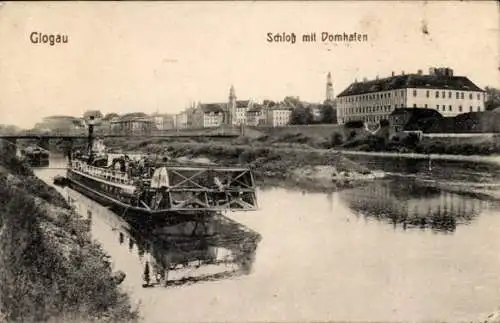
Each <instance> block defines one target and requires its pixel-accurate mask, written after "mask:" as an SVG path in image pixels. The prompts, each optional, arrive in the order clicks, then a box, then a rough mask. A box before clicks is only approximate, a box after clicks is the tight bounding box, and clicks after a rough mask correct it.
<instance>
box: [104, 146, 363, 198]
mask: <svg viewBox="0 0 500 323" xmlns="http://www.w3.org/2000/svg"><path fill="white" fill-rule="evenodd" d="M240 140H241V139H240ZM107 146H108V147H110V148H113V147H116V148H117V147H119V148H121V149H122V150H124V151H136V152H150V153H153V154H162V153H166V154H168V155H169V156H170V157H173V158H178V157H187V158H198V157H206V158H208V159H209V160H211V161H212V162H215V163H217V164H219V165H224V164H230V165H234V164H240V165H245V166H249V167H250V168H251V169H252V170H253V173H254V176H255V178H256V180H257V181H258V182H259V183H263V182H266V181H269V180H270V179H273V180H274V181H276V180H281V181H285V180H286V181H288V182H290V181H292V182H294V183H297V184H304V185H308V186H312V187H319V188H334V187H339V186H345V185H349V184H351V183H352V182H353V181H357V180H366V179H371V178H370V176H373V174H372V172H371V171H370V170H369V169H368V168H366V167H363V166H361V165H359V164H358V163H355V162H353V161H351V160H350V159H348V158H346V157H344V156H342V155H341V154H339V153H336V152H333V151H327V150H315V149H311V147H309V146H307V145H273V146H270V147H265V146H264V145H262V144H260V145H252V144H245V143H242V142H238V141H237V140H236V141H233V142H232V143H231V144H229V143H222V142H213V141H208V142H193V141H188V140H184V141H183V142H179V141H175V142H174V141H165V140H162V141H159V140H158V141H156V140H143V141H137V142H131V141H127V142H125V141H116V140H114V141H112V142H108V143H107Z"/></svg>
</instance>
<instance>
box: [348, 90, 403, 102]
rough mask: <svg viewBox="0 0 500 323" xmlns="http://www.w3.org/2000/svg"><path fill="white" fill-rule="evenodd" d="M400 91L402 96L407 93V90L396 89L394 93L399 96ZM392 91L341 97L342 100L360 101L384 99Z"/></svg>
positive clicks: (389, 95) (388, 96)
mask: <svg viewBox="0 0 500 323" xmlns="http://www.w3.org/2000/svg"><path fill="white" fill-rule="evenodd" d="M398 93H399V94H400V95H401V96H404V95H405V90H400V91H394V95H395V96H398ZM390 97H391V93H390V92H385V93H373V94H363V95H360V96H356V97H342V98H340V102H360V101H368V100H374V99H384V98H390Z"/></svg>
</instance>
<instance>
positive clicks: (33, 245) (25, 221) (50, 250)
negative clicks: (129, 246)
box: [0, 155, 138, 322]
mask: <svg viewBox="0 0 500 323" xmlns="http://www.w3.org/2000/svg"><path fill="white" fill-rule="evenodd" d="M0 181H1V182H2V184H3V185H0V321H2V320H3V321H6V322H48V321H50V322H131V321H136V320H137V318H138V315H137V312H136V311H135V310H133V309H132V308H131V306H130V303H129V299H128V297H127V295H126V294H124V293H122V292H121V291H120V290H119V287H118V286H117V284H116V282H115V281H114V279H113V272H112V270H111V265H110V263H109V262H108V260H107V259H108V256H107V255H106V254H105V253H104V252H103V251H102V249H101V248H100V247H99V246H98V245H97V244H95V243H94V242H92V241H91V239H90V236H89V234H88V233H89V232H88V223H87V225H86V221H85V220H83V219H81V218H80V217H79V216H78V215H77V214H75V212H73V211H72V210H71V208H70V207H69V206H68V204H67V203H66V201H65V200H64V199H63V198H62V197H61V196H60V195H59V194H58V193H57V191H55V189H54V188H52V187H50V186H48V185H46V184H45V183H43V182H42V181H41V180H39V179H38V178H36V177H35V176H34V175H33V173H32V171H31V170H30V169H29V168H27V167H26V166H25V165H23V164H21V163H20V162H19V161H18V160H17V159H15V158H14V157H12V156H5V155H4V156H1V157H0Z"/></svg>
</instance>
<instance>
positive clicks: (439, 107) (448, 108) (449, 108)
mask: <svg viewBox="0 0 500 323" xmlns="http://www.w3.org/2000/svg"><path fill="white" fill-rule="evenodd" d="M413 107H414V108H416V107H417V105H416V104H413ZM424 108H426V109H427V108H429V106H428V104H425V105H424ZM436 110H438V111H453V106H452V105H448V106H446V105H444V104H443V105H439V104H436ZM473 111H474V108H473V107H472V105H471V106H470V107H469V112H473ZM476 111H481V107H480V106H478V107H477V110H476ZM458 112H463V108H462V106H461V105H459V106H458Z"/></svg>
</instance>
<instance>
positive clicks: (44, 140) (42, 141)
mask: <svg viewBox="0 0 500 323" xmlns="http://www.w3.org/2000/svg"><path fill="white" fill-rule="evenodd" d="M38 146H40V147H42V148H43V149H45V150H50V140H49V138H40V139H39V140H38Z"/></svg>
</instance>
